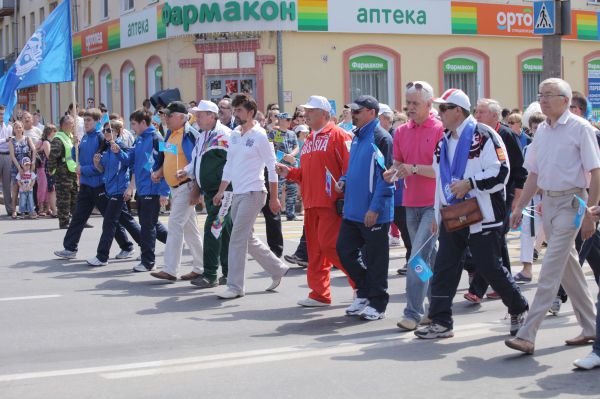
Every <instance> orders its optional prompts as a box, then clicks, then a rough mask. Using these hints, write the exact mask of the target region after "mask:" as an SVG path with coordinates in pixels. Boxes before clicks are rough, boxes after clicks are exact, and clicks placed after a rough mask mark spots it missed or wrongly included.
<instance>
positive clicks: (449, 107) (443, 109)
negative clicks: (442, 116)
mask: <svg viewBox="0 0 600 399" xmlns="http://www.w3.org/2000/svg"><path fill="white" fill-rule="evenodd" d="M457 107H458V105H446V104H440V106H439V108H440V112H442V113H444V112H446V111H448V110H449V109H454V108H457Z"/></svg>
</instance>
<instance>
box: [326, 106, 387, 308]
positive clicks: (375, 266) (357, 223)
mask: <svg viewBox="0 0 600 399" xmlns="http://www.w3.org/2000/svg"><path fill="white" fill-rule="evenodd" d="M351 109H352V121H353V123H354V125H355V126H356V127H357V129H356V130H355V131H354V135H355V136H354V139H353V141H352V146H351V147H350V163H349V166H348V171H347V172H346V176H342V177H341V178H340V182H338V184H337V185H336V190H337V191H340V192H341V191H342V190H344V191H345V193H346V194H345V203H344V215H343V220H342V225H341V228H340V233H339V236H338V241H337V253H338V255H339V257H340V260H341V262H342V265H343V266H344V268H345V269H346V271H347V272H348V274H349V275H350V278H351V279H352V280H353V281H354V282H355V283H356V299H355V300H354V302H353V303H352V305H350V307H348V308H347V309H346V314H348V315H349V316H360V318H361V319H363V320H378V319H382V318H384V317H385V309H386V307H387V304H388V301H389V295H388V293H387V286H388V284H387V278H388V267H389V261H390V254H389V241H388V230H389V227H390V222H391V221H392V220H393V217H394V206H393V195H394V185H393V183H392V184H390V183H387V182H386V181H385V180H384V179H383V172H384V168H383V167H382V166H380V164H381V163H383V166H385V168H388V167H389V166H391V165H392V163H393V157H392V152H393V150H392V148H393V142H392V136H391V135H390V134H389V133H388V132H387V131H386V130H385V129H383V128H382V127H381V126H380V124H379V120H378V119H377V114H378V112H379V102H378V101H377V99H375V98H373V97H371V96H360V97H358V98H357V99H356V100H355V101H354V103H353V104H351ZM375 147H376V148H377V149H378V151H376V149H375ZM378 158H379V161H378ZM361 252H362V256H361Z"/></svg>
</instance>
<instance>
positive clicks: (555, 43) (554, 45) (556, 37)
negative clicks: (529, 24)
mask: <svg viewBox="0 0 600 399" xmlns="http://www.w3.org/2000/svg"><path fill="white" fill-rule="evenodd" d="M570 2H571V1H570V0H566V1H563V2H561V1H558V0H555V2H554V3H555V4H554V5H555V7H554V13H555V15H554V21H553V23H554V34H553V35H544V37H543V39H542V48H543V59H544V69H543V72H542V80H544V79H548V78H561V77H562V52H561V47H562V34H563V32H562V23H561V20H562V18H561V16H562V10H563V9H562V4H561V3H567V4H566V5H567V9H570V4H569V3H570ZM534 19H535V18H534ZM534 23H537V21H534Z"/></svg>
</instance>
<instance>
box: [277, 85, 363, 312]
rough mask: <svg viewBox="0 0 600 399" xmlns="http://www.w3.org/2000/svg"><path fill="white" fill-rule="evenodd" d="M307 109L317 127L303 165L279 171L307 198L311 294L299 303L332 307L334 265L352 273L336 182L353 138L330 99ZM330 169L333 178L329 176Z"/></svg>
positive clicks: (303, 155) (279, 166) (307, 144)
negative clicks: (339, 248) (341, 246)
mask: <svg viewBox="0 0 600 399" xmlns="http://www.w3.org/2000/svg"><path fill="white" fill-rule="evenodd" d="M303 107H304V108H305V109H306V119H307V123H308V125H309V126H310V128H311V130H312V131H311V133H310V135H309V136H308V138H307V139H306V141H305V143H304V146H303V147H302V152H301V155H300V167H299V168H288V167H287V166H285V165H282V164H277V165H276V170H277V173H278V174H279V175H280V176H282V177H285V178H286V179H288V180H290V181H293V182H297V183H299V184H300V187H301V191H302V201H303V202H304V209H305V211H304V229H305V231H306V244H307V247H308V269H307V273H306V277H307V281H308V287H309V288H310V289H311V292H310V294H309V295H308V298H303V299H301V300H299V301H298V305H301V306H306V307H318V306H328V305H330V304H331V286H330V282H329V271H330V269H331V264H334V265H335V266H336V267H337V268H338V269H340V270H341V271H343V272H344V273H346V270H344V268H343V267H342V264H341V262H340V259H339V258H338V255H337V252H336V242H337V237H338V233H339V230H340V224H341V222H342V217H341V216H340V215H339V214H338V212H337V208H336V201H337V200H339V199H341V198H342V194H338V193H336V191H335V187H334V185H335V182H336V181H337V180H338V179H339V177H340V176H342V175H344V173H345V172H346V169H347V168H348V160H349V159H350V153H349V148H350V144H351V142H352V137H351V136H350V135H349V134H348V133H346V132H345V131H344V130H343V129H341V128H339V127H337V126H336V125H335V124H334V123H333V122H331V121H330V120H329V119H330V112H331V105H330V104H329V101H328V100H327V99H326V98H324V97H321V96H311V97H310V99H309V101H308V104H305V105H304V106H303ZM327 170H328V171H329V174H330V176H331V177H330V178H327V177H326V176H327ZM346 275H348V273H346ZM348 281H349V283H350V285H351V286H352V288H354V282H353V281H352V280H350V278H349V277H348Z"/></svg>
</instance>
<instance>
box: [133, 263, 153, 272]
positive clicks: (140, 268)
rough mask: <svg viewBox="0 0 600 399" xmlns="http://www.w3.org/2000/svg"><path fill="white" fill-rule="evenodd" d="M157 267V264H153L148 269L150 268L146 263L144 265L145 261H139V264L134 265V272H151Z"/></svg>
mask: <svg viewBox="0 0 600 399" xmlns="http://www.w3.org/2000/svg"><path fill="white" fill-rule="evenodd" d="M155 269H156V266H152V268H151V269H148V268H147V267H146V265H144V264H143V263H138V264H137V265H135V266H134V267H133V271H134V272H138V273H142V272H151V271H153V270H155Z"/></svg>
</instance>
